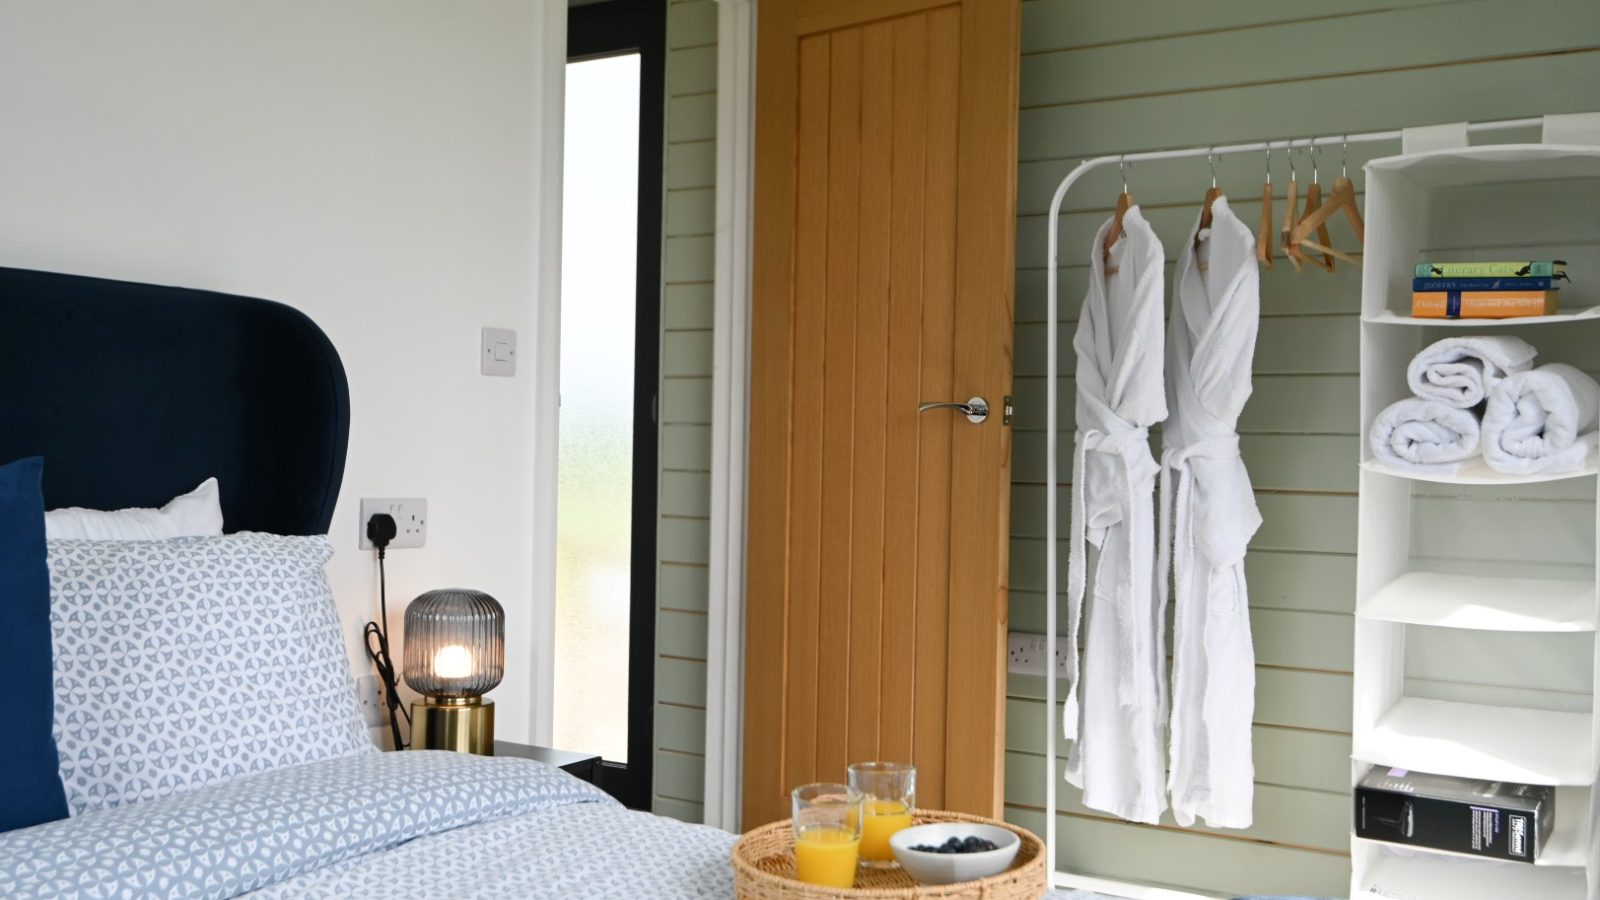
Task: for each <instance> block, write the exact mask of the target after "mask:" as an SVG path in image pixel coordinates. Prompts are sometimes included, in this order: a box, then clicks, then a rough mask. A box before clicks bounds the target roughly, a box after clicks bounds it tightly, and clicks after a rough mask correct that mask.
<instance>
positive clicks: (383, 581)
mask: <svg viewBox="0 0 1600 900" xmlns="http://www.w3.org/2000/svg"><path fill="white" fill-rule="evenodd" d="M383 558H384V548H383V547H381V546H380V547H378V616H379V618H378V621H377V622H368V623H367V625H366V628H364V629H363V630H362V637H363V638H365V640H366V645H367V658H368V659H370V660H372V667H373V668H374V669H376V670H377V671H378V677H379V678H380V679H382V680H383V700H384V704H385V705H386V706H387V707H388V708H389V736H390V737H391V738H393V739H394V748H395V749H396V750H404V749H406V747H407V746H408V745H407V744H406V743H405V742H404V741H402V740H401V739H400V717H401V716H404V717H405V720H406V729H407V731H409V730H410V729H411V713H410V712H409V711H408V710H407V709H406V708H405V705H404V704H402V703H401V702H400V695H399V692H398V687H397V686H398V679H397V678H396V677H395V670H394V658H393V657H392V656H390V655H389V596H388V595H389V585H388V579H387V577H386V575H385V574H384V569H383ZM380 623H381V624H380ZM374 640H376V643H374Z"/></svg>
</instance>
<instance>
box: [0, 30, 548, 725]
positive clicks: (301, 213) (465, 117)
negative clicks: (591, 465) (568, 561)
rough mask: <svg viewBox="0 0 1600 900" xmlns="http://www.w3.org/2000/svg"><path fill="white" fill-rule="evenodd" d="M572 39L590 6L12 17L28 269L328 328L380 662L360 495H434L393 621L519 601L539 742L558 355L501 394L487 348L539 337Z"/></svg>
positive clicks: (17, 226)
mask: <svg viewBox="0 0 1600 900" xmlns="http://www.w3.org/2000/svg"><path fill="white" fill-rule="evenodd" d="M564 44H565V3H564V2H562V0H537V2H518V0H473V2H470V3H466V2H462V3H441V2H437V0H337V2H326V0H324V2H319V0H274V2H271V3H246V2H237V0H227V2H219V0H141V2H138V3H127V2H115V0H69V2H58V0H0V265H6V266H19V267H26V268H36V269H46V270H53V271H60V272H71V273H78V274H86V275H97V276H104V277H110V278H121V279H129V280H134V281H145V282H153V283H159V284H173V285H182V286H187V287H198V288H207V289H213V290H219V291H226V292H231V293H237V294H244V295H250V296H257V297H266V298H271V299H275V300H280V301H283V302H286V303H289V304H292V305H294V306H297V307H299V308H301V309H303V310H304V311H305V312H307V313H308V314H309V315H310V316H311V317H312V318H313V319H314V320H316V322H317V323H318V324H320V325H321V326H322V328H323V329H324V330H326V331H327V333H328V335H329V336H330V337H331V338H332V340H333V343H334V345H335V346H336V347H338V349H339V353H340V355H341V356H342V357H343V358H344V364H345V368H346V370H347V372H348V373H349V378H350V394H351V410H352V428H351V434H350V455H349V462H348V464H347V466H346V470H345V479H344V489H343V493H342V494H341V496H340V502H339V507H338V510H337V512H336V514H335V518H334V522H333V539H334V543H335V546H336V547H337V548H338V553H337V555H336V556H335V557H334V560H333V562H332V563H331V564H330V566H329V574H330V577H331V578H332V581H333V586H334V590H335V592H336V593H337V595H338V598H339V608H340V612H341V615H342V618H343V620H344V622H345V629H346V632H347V635H348V637H349V646H350V652H351V656H352V660H353V662H354V663H355V664H356V665H357V667H358V668H359V669H361V670H363V671H364V670H365V659H364V657H363V656H362V655H361V651H360V650H359V647H360V626H361V623H362V622H364V621H366V620H367V619H368V618H371V617H374V616H375V615H376V609H377V586H376V585H377V579H376V569H375V565H374V562H373V560H372V557H371V554H370V553H362V552H360V551H358V550H357V549H356V534H357V524H356V519H357V509H358V506H357V504H358V500H359V498H360V497H362V496H363V495H365V496H397V495H398V496H425V497H427V498H428V500H429V503H430V515H431V521H430V523H429V537H428V541H429V543H428V546H427V547H426V548H424V549H422V550H411V551H396V552H394V553H391V554H390V557H389V586H390V601H391V606H390V608H391V618H392V619H394V620H398V618H399V611H401V610H403V609H404V607H405V603H406V601H408V600H409V599H410V598H412V597H414V596H416V595H417V594H418V593H420V592H421V591H423V590H426V589H429V588H433V587H445V586H453V585H459V586H471V587H476V588H480V589H482V590H486V591H488V592H489V593H491V594H493V595H494V596H496V597H497V598H499V599H500V601H501V602H502V603H503V604H504V605H505V607H506V610H507V648H506V658H507V675H506V679H505V683H504V685H503V686H502V687H501V688H500V689H499V690H498V691H497V692H496V693H495V697H496V699H497V701H498V703H499V712H498V718H499V729H498V731H499V734H500V736H502V737H511V738H522V737H525V736H526V735H527V734H528V733H529V730H530V727H531V719H530V704H531V698H532V697H533V696H537V693H536V691H537V690H540V689H537V688H536V687H535V685H534V684H533V680H534V672H535V668H536V667H535V665H534V661H533V659H532V656H533V655H532V654H531V653H530V648H531V647H532V646H534V645H535V644H536V640H535V638H536V637H540V636H538V635H536V634H535V618H536V617H535V614H534V608H535V600H534V598H535V595H536V594H539V595H541V597H542V596H543V593H544V591H545V586H546V584H547V579H546V573H545V572H543V571H539V570H542V567H541V566H537V565H536V564H535V561H534V557H535V554H533V552H532V548H533V545H534V529H535V517H534V514H533V510H534V464H533V460H532V451H533V446H534V433H533V429H534V416H535V408H534V407H535V404H534V385H533V379H532V377H531V372H532V369H533V366H532V365H531V363H532V362H533V359H532V358H531V357H532V354H531V353H524V354H523V356H524V359H523V361H522V363H523V364H522V365H521V366H519V372H518V374H517V376H516V377H515V378H509V379H506V378H487V377H483V376H481V375H479V374H478V368H477V352H478V350H477V342H478V329H479V327H480V326H483V325H496V326H502V327H510V328H515V329H517V330H518V331H519V332H520V333H521V336H522V342H523V344H522V345H523V347H524V348H525V349H527V350H531V349H532V347H533V345H534V342H535V335H534V333H533V330H532V329H533V328H534V324H535V304H536V300H537V297H538V294H539V291H540V287H539V286H540V283H541V281H543V282H545V283H546V284H548V281H549V278H548V272H546V274H545V275H543V276H541V265H540V258H539V252H538V246H539V236H540V227H541V220H544V221H548V212H549V207H550V206H552V205H556V204H559V194H558V193H556V194H550V193H546V194H545V196H544V200H545V208H544V210H543V212H544V213H545V215H544V216H541V185H540V172H541V169H542V168H543V169H544V170H545V171H546V172H547V173H548V170H549V169H550V168H551V167H549V166H548V165H543V164H542V163H541V157H540V154H541V145H542V134H541V127H540V125H541V121H547V120H548V116H549V115H550V113H551V109H550V106H549V102H548V101H547V100H546V99H545V98H546V96H547V94H546V93H544V91H545V90H546V89H548V88H549V87H550V86H551V85H552V84H553V85H554V87H555V90H554V96H555V98H556V99H555V107H554V115H555V116H556V118H555V121H557V122H559V114H560V106H559V96H560V94H559V89H560V73H561V63H562V62H563V61H564V56H565V53H564ZM557 146H558V147H559V143H558V144H557ZM557 152H558V153H559V150H558V151H557ZM544 162H546V163H547V162H548V160H545V161H544ZM556 162H557V164H558V163H559V157H558V158H557V160H556ZM556 171H557V172H559V169H556ZM556 184H557V189H558V188H559V181H557V182H556ZM556 209H557V213H556V217H555V219H554V221H555V222H557V223H559V221H560V218H559V206H556ZM558 260H559V254H557V256H556V257H555V259H554V260H552V261H551V263H550V264H551V265H554V264H555V262H556V261H558ZM86 364H90V365H92V364H93V362H92V361H86ZM222 487H223V490H224V491H226V490H227V485H223V486H222ZM543 599H545V600H547V598H543ZM541 640H542V639H541ZM396 649H397V650H398V649H399V648H398V646H397V647H396Z"/></svg>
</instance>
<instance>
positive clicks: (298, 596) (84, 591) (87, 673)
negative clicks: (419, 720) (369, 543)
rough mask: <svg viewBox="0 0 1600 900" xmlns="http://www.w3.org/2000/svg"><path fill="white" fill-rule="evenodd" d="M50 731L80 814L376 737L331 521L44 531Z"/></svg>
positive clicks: (369, 746) (324, 755) (362, 745)
mask: <svg viewBox="0 0 1600 900" xmlns="http://www.w3.org/2000/svg"><path fill="white" fill-rule="evenodd" d="M49 548H50V630H51V637H52V640H53V643H54V650H55V653H54V662H53V665H54V670H55V727H54V733H55V739H56V748H57V750H58V751H59V752H60V755H61V780H62V783H63V784H64V785H65V786H66V789H67V807H68V809H69V810H70V811H71V813H72V815H75V816H76V815H80V814H82V813H85V812H88V811H90V810H95V809H101V808H105V807H110V806H122V805H125V804H129V803H138V802H142V801H145V800H154V799H156V798H159V797H164V796H167V795H168V794H175V793H179V792H182V791H188V790H193V789H194V788H197V787H200V786H202V785H205V784H209V783H212V782H217V781H222V780H226V779H229V778H234V777H237V776H239V775H244V774H247V773H251V772H262V771H266V770H269V769H278V768H282V767H284V766H291V765H298V764H301V763H308V762H315V761H318V760H323V759H330V758H333V757H339V756H349V755H351V754H354V753H363V752H376V748H375V747H374V746H373V743H372V739H371V738H370V737H369V736H368V732H367V728H366V725H365V724H363V722H362V720H361V713H360V710H359V709H358V708H357V706H356V695H355V681H354V678H353V677H352V676H351V674H350V663H349V660H348V659H347V658H346V656H345V647H344V640H343V638H342V636H341V634H340V628H339V617H338V614H337V612H336V611H335V610H334V604H333V592H332V591H331V590H330V589H329V587H328V581H327V578H326V577H325V576H324V574H323V571H322V567H323V565H324V564H325V563H326V562H327V561H328V560H329V559H330V558H331V557H332V556H333V545H332V544H330V543H329V542H328V539H327V538H326V537H324V536H317V537H282V536H278V535H270V534H254V533H248V532H246V533H241V534H233V535H228V536H226V537H206V538H180V539H177V540H165V541H50V542H49Z"/></svg>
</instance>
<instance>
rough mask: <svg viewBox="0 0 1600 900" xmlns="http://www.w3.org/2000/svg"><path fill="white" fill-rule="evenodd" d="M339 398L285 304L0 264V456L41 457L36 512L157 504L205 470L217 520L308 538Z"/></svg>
mask: <svg viewBox="0 0 1600 900" xmlns="http://www.w3.org/2000/svg"><path fill="white" fill-rule="evenodd" d="M349 432H350V390H349V385H348V383H347V382H346V381H345V375H344V367H343V366H342V365H341V364H340V362H339V355H338V353H336V352H335V351H334V349H333V344H332V343H331V342H329V340H328V338H327V335H325V334H323V333H322V330H321V329H319V328H318V327H317V326H316V325H315V324H314V323H313V322H312V321H311V320H310V319H308V318H306V316H305V315H304V314H302V313H300V312H299V311H297V310H295V309H292V308H290V307H288V306H284V305H283V304H281V303H273V302H270V301H267V300H252V299H250V298H247V297H235V296H232V295H229V294H218V293H212V292H210V291H196V290H189V289H186V288H172V287H158V286H155V285H148V284H134V283H130V282H123V281H107V280H104V279H100V278H85V277H82V276H77V275H57V274H52V273H47V272H32V271H27V270H24V269H7V268H0V463H4V462H9V461H10V460H13V459H17V458H19V457H24V456H33V455H41V456H43V457H44V458H45V470H44V499H45V505H46V506H47V507H48V508H51V509H54V508H57V507H62V506H86V507H90V508H92V509H120V508H123V507H129V506H160V505H162V504H163V503H166V502H167V501H168V500H170V499H172V498H173V497H175V496H177V495H178V494H182V493H184V492H186V491H189V490H192V489H193V488H194V486H195V485H197V484H199V483H200V482H201V481H203V480H204V479H206V478H207V477H208V476H213V475H214V476H216V478H217V480H218V482H219V483H220V485H221V492H222V514H223V521H224V527H225V529H226V530H227V531H229V532H234V531H266V532H271V533H274V534H323V533H326V532H327V530H328V524H329V522H330V521H331V520H332V518H333V506H334V502H335V501H336V500H337V499H338V496H339V482H340V480H341V479H342V478H343V477H344V461H345V449H346V445H347V443H348V440H349Z"/></svg>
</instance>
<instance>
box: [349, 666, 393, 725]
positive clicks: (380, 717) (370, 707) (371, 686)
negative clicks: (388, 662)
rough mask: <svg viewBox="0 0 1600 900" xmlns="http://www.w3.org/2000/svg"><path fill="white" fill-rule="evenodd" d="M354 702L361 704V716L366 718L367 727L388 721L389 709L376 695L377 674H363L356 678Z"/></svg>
mask: <svg viewBox="0 0 1600 900" xmlns="http://www.w3.org/2000/svg"><path fill="white" fill-rule="evenodd" d="M356 702H357V703H359V704H360V705H361V718H363V719H365V720H366V723H367V727H368V728H377V727H378V726H380V725H384V724H387V723H388V721H389V711H388V710H387V709H384V707H383V701H382V700H381V699H380V698H379V697H378V676H376V675H363V676H361V677H360V678H357V679H356Z"/></svg>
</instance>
